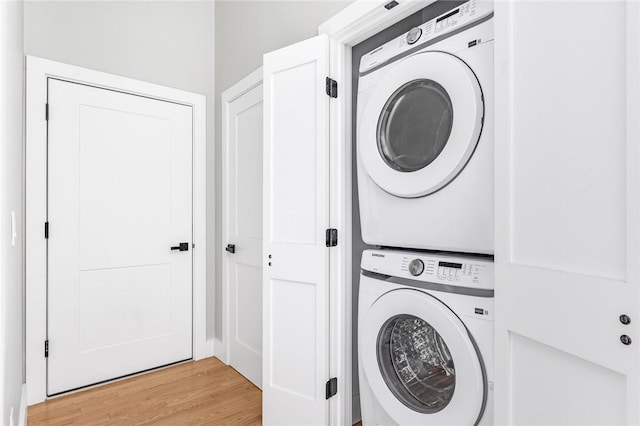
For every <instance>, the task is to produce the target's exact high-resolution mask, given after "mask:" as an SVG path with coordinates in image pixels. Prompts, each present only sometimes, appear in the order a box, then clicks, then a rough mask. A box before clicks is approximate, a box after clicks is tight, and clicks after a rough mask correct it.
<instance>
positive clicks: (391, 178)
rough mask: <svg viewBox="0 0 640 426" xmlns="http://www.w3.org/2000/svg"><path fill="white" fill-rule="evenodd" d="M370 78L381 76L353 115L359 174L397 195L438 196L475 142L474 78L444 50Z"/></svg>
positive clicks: (480, 105) (480, 110)
mask: <svg viewBox="0 0 640 426" xmlns="http://www.w3.org/2000/svg"><path fill="white" fill-rule="evenodd" d="M385 68H386V67H385ZM375 72H380V73H382V74H381V75H380V77H379V80H377V84H375V85H372V87H371V88H370V89H368V90H370V91H371V92H370V96H369V97H364V98H363V99H366V101H363V106H362V109H361V110H360V111H359V112H358V136H357V145H358V155H359V156H360V158H361V160H362V165H363V167H364V170H365V171H366V172H367V174H368V175H369V176H370V177H371V179H372V180H373V181H374V182H375V183H376V185H378V186H379V187H380V188H381V189H382V190H384V191H386V192H388V193H389V194H392V195H395V196H398V197H403V198H416V197H423V196H425V195H428V194H431V193H434V192H436V191H438V190H440V189H441V188H443V187H444V186H445V185H447V184H448V183H449V182H451V181H452V180H453V179H455V178H456V176H457V175H458V173H460V172H461V171H462V169H463V168H464V167H465V165H466V164H467V162H468V161H469V159H470V158H471V155H472V154H473V151H474V150H475V148H476V145H477V144H478V141H479V139H480V134H481V130H482V125H483V117H484V101H483V97H482V89H481V88H480V83H479V81H478V79H477V77H476V75H475V74H474V73H473V71H472V70H471V68H469V66H468V65H467V64H466V63H465V62H464V61H462V60H461V59H459V58H457V57H456V56H454V55H451V54H448V53H444V52H423V53H417V54H415V55H412V56H409V57H407V58H403V59H401V60H399V61H398V62H397V63H396V64H394V65H389V66H388V68H387V69H380V70H377V71H375Z"/></svg>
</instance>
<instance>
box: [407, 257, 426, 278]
mask: <svg viewBox="0 0 640 426" xmlns="http://www.w3.org/2000/svg"><path fill="white" fill-rule="evenodd" d="M422 271H424V263H422V260H420V259H413V260H412V261H411V262H409V272H410V273H411V275H413V276H414V277H417V276H418V275H420V274H422Z"/></svg>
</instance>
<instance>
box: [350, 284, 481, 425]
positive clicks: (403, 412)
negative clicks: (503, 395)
mask: <svg viewBox="0 0 640 426" xmlns="http://www.w3.org/2000/svg"><path fill="white" fill-rule="evenodd" d="M360 333H361V335H360V339H361V340H360V343H361V345H360V348H359V351H360V359H361V362H362V363H363V370H364V373H365V375H366V378H367V380H368V382H369V384H370V386H371V389H372V391H373V393H374V395H375V397H376V399H377V401H378V403H379V404H380V405H381V406H382V407H383V408H384V410H385V411H386V412H387V414H389V416H391V418H393V419H394V420H395V421H396V422H397V423H399V424H437V425H449V424H451V425H453V424H455V425H461V424H466V425H472V424H476V423H477V421H478V420H479V419H480V418H481V417H482V413H483V411H484V407H485V404H486V377H485V373H484V368H483V364H482V362H481V358H480V356H479V355H478V350H477V348H476V345H475V344H474V342H473V340H472V338H471V337H470V335H469V332H468V331H467V329H466V327H465V326H464V324H463V323H462V322H461V321H460V319H459V318H458V317H457V316H456V315H455V314H454V313H453V312H452V311H451V310H450V309H449V308H448V307H447V306H446V305H444V304H443V303H442V302H440V301H439V300H438V299H436V298H435V297H433V296H430V295H429V294H427V293H424V292H422V291H419V290H410V289H400V290H394V291H391V292H389V293H386V294H384V295H383V296H382V297H380V298H379V299H378V300H377V301H376V302H375V303H374V304H373V305H372V306H371V308H370V309H369V311H368V312H367V313H366V315H365V316H364V318H363V321H362V323H361V325H360Z"/></svg>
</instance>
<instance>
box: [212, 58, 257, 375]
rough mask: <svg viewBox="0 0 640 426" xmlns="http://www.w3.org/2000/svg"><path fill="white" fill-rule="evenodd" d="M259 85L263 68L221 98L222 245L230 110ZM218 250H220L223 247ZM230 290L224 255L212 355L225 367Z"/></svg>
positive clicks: (226, 215)
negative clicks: (219, 315)
mask: <svg viewBox="0 0 640 426" xmlns="http://www.w3.org/2000/svg"><path fill="white" fill-rule="evenodd" d="M260 85H262V67H260V68H258V69H257V70H255V71H253V72H252V73H251V74H249V75H247V76H246V77H244V78H242V79H241V80H240V81H238V82H237V83H235V84H234V85H233V86H231V87H230V88H228V89H227V90H225V91H224V92H222V95H220V100H221V104H222V105H221V107H222V110H221V113H222V129H221V130H222V144H221V145H222V146H221V148H222V206H223V207H222V246H224V245H226V244H227V243H228V242H229V232H228V230H227V224H228V223H229V203H227V197H228V196H229V180H228V179H227V177H226V176H227V173H228V171H229V164H228V162H229V160H230V159H229V158H228V154H229V150H228V144H229V143H230V142H231V141H230V140H229V123H227V121H228V120H229V118H230V117H229V108H230V107H231V103H232V102H233V101H235V100H236V99H238V98H240V97H241V96H243V95H245V94H246V93H247V92H249V91H251V90H253V89H255V88H256V87H258V86H260ZM260 152H262V149H261V150H260ZM220 249H221V250H222V247H221V248H220ZM223 254H224V253H223ZM261 285H262V283H261ZM229 291H230V290H229V258H228V257H227V256H224V258H223V259H222V342H221V344H220V345H216V348H215V355H216V356H217V357H218V358H220V359H221V360H222V361H223V362H224V363H225V364H229V361H230V348H229V346H230V339H229V324H230V322H231V317H230V315H229V312H230V309H229V308H230V307H231V300H229Z"/></svg>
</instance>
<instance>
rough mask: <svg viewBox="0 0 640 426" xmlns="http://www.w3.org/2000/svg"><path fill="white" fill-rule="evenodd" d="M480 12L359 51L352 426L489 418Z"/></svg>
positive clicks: (489, 40)
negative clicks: (356, 405) (356, 394)
mask: <svg viewBox="0 0 640 426" xmlns="http://www.w3.org/2000/svg"><path fill="white" fill-rule="evenodd" d="M492 18H493V6H492V3H490V2H481V1H478V0H470V1H468V2H466V3H464V4H462V5H461V6H459V7H456V8H454V9H452V10H450V11H448V12H446V13H444V14H442V15H440V16H438V17H436V18H434V19H432V20H430V21H428V22H426V23H424V24H422V25H420V26H418V27H415V28H413V29H411V31H409V32H408V33H406V34H403V35H401V36H399V37H397V38H395V39H393V40H391V41H389V42H388V43H386V44H384V45H382V46H381V47H378V48H376V49H374V50H373V51H371V52H369V53H367V54H366V55H364V56H363V57H362V59H361V62H360V68H359V77H358V100H357V105H358V110H357V130H356V132H357V142H356V143H357V151H358V156H357V157H358V159H357V161H358V164H357V173H358V191H359V203H360V220H361V227H362V238H363V241H364V242H365V243H367V244H370V245H375V246H378V247H379V249H375V250H365V251H364V253H363V255H362V264H361V275H360V291H359V302H358V303H359V305H358V307H359V313H358V356H359V377H360V379H359V381H360V399H361V411H362V419H363V423H364V425H365V426H368V425H376V424H380V425H394V424H395V425H477V424H480V425H489V424H493V397H492V395H493V339H494V338H493V335H494V333H493V293H494V285H493V283H494V280H493V260H492V259H493V258H492V254H493V19H492Z"/></svg>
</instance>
